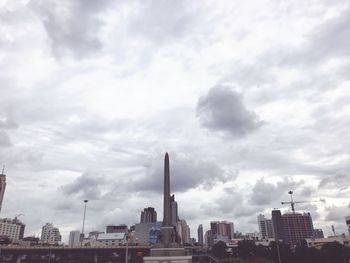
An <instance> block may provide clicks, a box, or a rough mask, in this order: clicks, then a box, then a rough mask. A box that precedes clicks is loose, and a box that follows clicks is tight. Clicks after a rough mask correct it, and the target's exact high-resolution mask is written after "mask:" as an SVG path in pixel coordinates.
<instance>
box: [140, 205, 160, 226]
mask: <svg viewBox="0 0 350 263" xmlns="http://www.w3.org/2000/svg"><path fill="white" fill-rule="evenodd" d="M155 222H157V212H156V210H155V209H154V208H153V207H147V208H145V209H143V211H142V212H141V220H140V223H155Z"/></svg>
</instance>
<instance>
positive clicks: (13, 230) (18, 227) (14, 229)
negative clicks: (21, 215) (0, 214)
mask: <svg viewBox="0 0 350 263" xmlns="http://www.w3.org/2000/svg"><path fill="white" fill-rule="evenodd" d="M24 229H25V224H23V223H22V222H21V221H19V220H18V219H17V218H15V219H10V218H3V219H0V235H1V236H7V237H9V239H11V240H12V241H13V240H20V239H23V235H24Z"/></svg>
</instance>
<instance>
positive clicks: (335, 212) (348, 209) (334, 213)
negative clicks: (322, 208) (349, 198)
mask: <svg viewBox="0 0 350 263" xmlns="http://www.w3.org/2000/svg"><path fill="white" fill-rule="evenodd" d="M326 211H327V215H326V220H329V221H338V222H343V223H344V220H345V217H346V216H349V214H350V203H349V204H348V205H346V206H345V205H343V206H335V205H333V206H329V207H326ZM344 224H345V223H344Z"/></svg>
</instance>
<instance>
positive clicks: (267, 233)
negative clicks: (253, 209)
mask: <svg viewBox="0 0 350 263" xmlns="http://www.w3.org/2000/svg"><path fill="white" fill-rule="evenodd" d="M258 225H259V233H260V239H268V238H273V237H274V236H273V228H272V221H271V219H268V218H265V216H264V215H261V214H260V215H258Z"/></svg>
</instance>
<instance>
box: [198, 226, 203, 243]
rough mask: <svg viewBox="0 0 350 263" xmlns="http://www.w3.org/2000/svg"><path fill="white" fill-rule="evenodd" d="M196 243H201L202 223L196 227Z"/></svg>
mask: <svg viewBox="0 0 350 263" xmlns="http://www.w3.org/2000/svg"><path fill="white" fill-rule="evenodd" d="M197 234H198V243H199V244H201V245H203V225H202V224H200V225H199V226H198V229H197Z"/></svg>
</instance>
